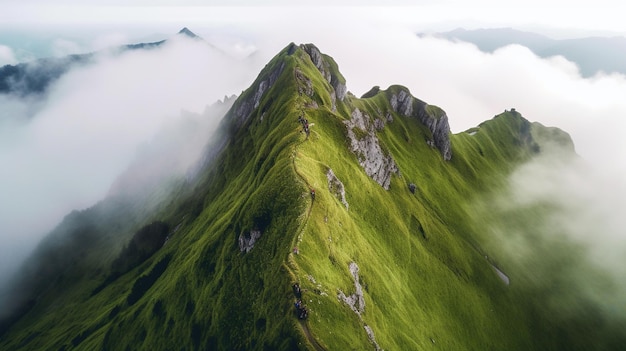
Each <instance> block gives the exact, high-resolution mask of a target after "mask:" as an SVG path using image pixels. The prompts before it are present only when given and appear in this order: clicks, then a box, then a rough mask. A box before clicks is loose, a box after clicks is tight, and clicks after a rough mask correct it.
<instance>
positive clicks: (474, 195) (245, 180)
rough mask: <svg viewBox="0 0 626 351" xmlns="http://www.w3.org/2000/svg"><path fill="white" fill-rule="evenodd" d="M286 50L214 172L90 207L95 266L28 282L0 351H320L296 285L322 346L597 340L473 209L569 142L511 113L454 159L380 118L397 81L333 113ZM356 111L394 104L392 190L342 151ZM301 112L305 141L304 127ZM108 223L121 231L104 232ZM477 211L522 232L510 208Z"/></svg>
mask: <svg viewBox="0 0 626 351" xmlns="http://www.w3.org/2000/svg"><path fill="white" fill-rule="evenodd" d="M290 49H291V47H287V48H285V50H283V51H282V52H281V53H279V55H277V56H276V57H275V58H274V59H273V60H272V61H271V62H270V63H269V64H268V65H267V66H266V68H265V69H264V71H263V72H261V74H260V76H259V78H258V79H257V81H256V82H255V84H253V88H251V89H249V90H248V91H246V92H244V93H243V94H242V96H241V98H240V100H239V101H238V102H237V103H236V104H235V107H234V109H236V108H237V107H238V106H240V105H239V104H241V103H242V102H243V101H245V100H246V99H251V98H252V96H253V95H254V87H255V86H256V85H257V84H259V82H260V81H262V80H264V79H266V78H267V77H268V76H269V75H270V74H271V72H272V71H273V69H275V67H277V65H279V64H281V63H284V64H285V67H284V70H283V73H282V74H281V75H280V76H279V78H278V80H277V81H276V82H275V84H273V85H272V86H271V87H270V89H269V90H268V91H267V92H266V94H264V96H263V98H262V99H261V101H260V104H259V107H258V108H257V109H254V110H253V111H252V112H251V117H250V119H249V120H248V122H246V123H245V124H243V125H242V126H241V127H240V128H233V127H232V126H231V125H228V124H225V125H224V128H223V130H224V131H227V132H228V133H230V134H229V137H230V139H229V142H228V145H227V147H226V148H225V149H224V150H223V152H222V153H221V154H220V156H219V157H218V158H217V159H216V160H215V161H214V163H213V164H212V165H211V167H209V168H208V169H207V170H205V171H204V172H203V173H202V174H201V175H200V177H199V178H198V179H197V180H196V181H195V182H194V183H193V184H188V183H185V182H179V183H174V185H173V187H172V188H171V189H173V190H171V192H169V191H165V192H160V193H159V195H155V196H153V197H150V198H147V199H146V200H145V201H144V202H139V203H135V204H134V205H132V206H134V207H133V208H135V210H133V211H123V212H124V213H127V215H128V217H129V218H125V219H124V220H123V221H122V220H120V219H119V218H121V217H120V215H119V213H118V212H116V211H113V210H111V209H109V210H107V211H104V213H105V214H106V215H107V216H108V217H107V216H103V215H100V216H95V215H94V217H96V218H107V220H105V221H104V222H103V223H100V224H99V225H98V226H96V228H97V229H98V230H97V231H96V232H94V233H95V234H99V235H102V236H103V237H105V238H109V239H107V240H105V241H103V242H101V243H99V245H93V246H87V247H86V249H85V251H84V253H83V254H82V256H79V257H77V258H76V262H89V264H84V265H79V266H77V267H75V268H74V269H73V270H71V269H70V270H67V271H64V272H61V273H59V272H57V271H53V272H52V273H50V274H51V276H53V277H56V278H55V279H57V280H56V281H53V282H52V283H50V284H48V285H45V286H42V287H41V288H40V289H39V290H38V292H39V296H38V299H37V302H36V304H35V305H34V307H33V309H32V310H30V312H29V313H27V314H26V315H25V316H24V317H23V318H22V319H20V320H19V321H18V322H17V323H16V324H15V325H14V326H13V327H12V329H11V330H9V331H8V333H6V334H4V335H3V336H2V340H1V341H0V348H2V349H83V350H93V349H115V350H124V349H132V350H170V349H176V350H195V349H221V350H243V349H272V350H291V349H313V348H314V346H313V345H312V344H311V343H310V342H309V340H307V338H306V336H305V333H304V329H303V325H302V324H300V322H299V321H298V320H297V319H296V317H295V315H294V311H293V302H294V295H293V293H292V290H291V285H292V284H293V283H294V282H298V283H300V285H301V286H302V287H303V289H305V292H304V298H303V300H304V302H305V303H306V305H307V307H308V308H309V311H310V314H309V319H308V320H307V322H306V324H305V326H306V328H307V329H308V330H309V331H310V333H311V334H312V335H313V336H314V338H315V339H316V340H317V342H318V343H319V344H320V345H321V346H322V347H323V348H325V349H328V350H351V349H356V350H367V349H373V348H374V346H373V345H372V344H371V343H370V341H369V339H368V337H367V334H366V332H365V329H364V325H368V326H369V327H371V328H372V330H373V331H374V333H375V337H376V341H377V343H378V344H379V345H380V347H381V348H383V349H386V350H414V349H443V350H529V349H546V350H549V349H563V348H565V349H567V348H568V347H569V346H571V345H576V342H577V341H578V340H579V339H583V338H584V337H585V336H586V335H592V334H591V333H587V334H585V333H583V334H581V335H580V336H572V337H571V339H568V338H563V337H562V336H555V335H554V334H553V332H554V331H555V330H557V329H558V328H557V327H558V325H557V324H558V323H557V322H558V321H559V319H558V318H553V316H550V315H548V314H546V313H545V312H542V311H541V306H542V300H541V298H542V297H544V296H545V295H542V291H538V290H536V289H535V290H529V289H523V288H521V287H519V286H516V285H515V284H511V286H506V285H505V284H504V283H503V282H502V281H501V280H500V279H499V278H498V276H497V275H496V273H495V271H494V270H493V268H492V267H491V263H490V262H497V263H498V264H499V265H500V266H501V267H502V268H503V269H505V268H506V269H507V272H516V270H521V269H522V268H520V267H514V266H513V265H512V263H510V262H507V259H506V257H503V256H499V255H498V253H497V252H492V251H495V250H496V249H497V246H493V245H491V244H490V243H493V241H490V238H489V235H491V233H490V232H488V231H487V228H488V225H487V224H486V223H481V221H480V220H476V218H473V216H475V215H476V214H478V213H482V212H481V209H476V208H473V207H472V204H474V203H476V200H481V199H484V198H488V197H489V196H491V195H493V194H497V193H498V192H500V191H504V190H505V189H506V187H505V185H506V182H505V180H506V177H507V175H508V174H510V172H511V171H513V170H514V169H515V168H516V167H517V166H518V165H520V164H521V163H523V162H525V161H526V160H529V159H530V158H532V157H533V156H534V155H535V154H536V153H537V152H538V150H537V147H536V145H535V144H536V143H539V144H541V143H544V142H548V141H549V140H552V139H553V138H552V137H553V136H555V135H556V136H557V139H559V140H560V142H562V143H567V140H568V138H566V137H565V136H563V135H562V134H560V133H559V132H558V131H554V130H547V129H544V127H542V126H540V125H537V124H533V125H531V124H530V123H529V122H528V121H526V120H525V119H523V118H522V117H521V115H519V114H518V113H515V112H506V113H504V114H501V115H498V116H497V117H495V118H494V119H492V120H490V121H487V122H485V123H483V124H481V125H480V126H479V127H477V128H475V129H472V130H471V132H472V133H469V132H466V133H459V134H457V135H453V136H452V137H451V144H452V152H453V157H452V160H451V161H449V162H445V161H443V159H442V157H441V155H440V153H439V151H438V150H437V149H435V148H432V147H430V146H428V144H427V140H429V137H430V132H429V131H428V129H427V128H426V127H425V126H423V125H422V124H421V123H420V122H419V121H418V120H417V119H416V118H408V117H403V116H400V115H398V114H395V113H393V112H390V111H391V107H390V105H389V102H388V100H387V93H389V92H392V91H396V90H397V89H399V88H400V87H398V86H394V87H390V88H389V90H388V91H383V90H380V91H379V90H373V91H372V92H370V93H369V94H368V96H367V99H357V98H355V97H353V96H352V95H351V94H348V95H347V96H346V100H345V101H344V102H343V103H342V102H339V101H337V102H336V103H337V106H336V107H337V108H336V111H334V112H333V111H332V109H331V106H332V99H331V96H330V93H329V92H330V91H331V87H330V85H329V84H328V82H327V81H326V80H324V78H323V77H322V76H321V75H320V74H319V72H318V71H317V69H316V68H315V67H314V66H313V65H312V63H311V60H310V58H309V57H308V55H307V54H306V53H305V52H304V51H303V50H302V49H297V50H295V51H294V52H293V54H292V55H289V54H288V52H289V51H290ZM326 60H329V69H331V70H332V71H333V74H335V75H336V78H335V79H338V80H339V81H340V82H343V81H344V80H343V77H342V76H341V75H340V74H339V72H338V71H337V68H336V64H335V63H334V61H332V60H330V59H329V58H328V57H326ZM296 67H297V68H298V69H299V71H300V72H302V74H303V75H304V76H306V77H307V78H308V79H310V80H311V82H312V84H313V87H314V93H313V95H312V96H306V95H299V94H298V89H297V84H298V81H297V80H296V78H295V75H294V70H295V69H296ZM313 101H314V102H315V103H316V104H317V105H318V108H311V107H310V106H312V105H313V104H312V102H313ZM354 108H359V109H360V110H362V111H363V112H365V113H366V114H367V115H369V116H370V117H372V118H377V117H381V118H382V119H383V120H385V121H386V119H385V118H384V116H385V115H386V113H387V112H390V113H392V115H393V121H392V122H387V121H386V126H385V128H384V130H382V131H380V132H378V133H377V136H378V138H379V140H380V143H381V147H382V148H383V150H385V151H386V152H387V153H389V154H390V155H391V156H392V157H393V158H394V160H395V162H396V163H397V165H398V168H399V170H400V173H399V174H397V175H394V176H393V178H392V182H391V186H390V189H389V190H384V189H383V188H382V187H381V186H380V185H378V184H377V183H376V182H375V181H373V180H372V179H371V178H370V177H368V176H367V175H366V174H365V172H364V171H363V169H362V168H361V167H360V166H359V164H358V160H357V158H356V156H355V155H354V154H353V153H352V152H351V151H350V147H349V141H348V139H347V131H346V126H345V124H344V121H345V120H348V119H349V118H350V113H351V111H352V110H353V109H354ZM427 110H428V113H429V114H434V115H441V114H442V113H443V111H442V110H441V109H439V108H438V107H435V106H431V105H428V106H427ZM302 113H304V116H305V117H306V118H307V119H308V120H309V123H310V125H311V133H310V136H309V137H308V138H306V137H305V134H304V133H303V132H302V127H301V125H300V123H299V122H298V116H300V115H301V114H302ZM262 115H263V120H261V116H262ZM228 118H229V117H227V120H228ZM230 118H232V117H230ZM533 136H535V138H534V139H533ZM361 137H362V135H361ZM329 168H330V169H332V170H333V171H334V173H335V174H336V176H337V177H338V179H339V180H341V181H342V182H343V184H344V186H345V191H346V200H347V202H348V203H349V209H346V207H345V206H344V205H343V204H342V203H341V202H340V201H339V200H338V199H337V197H336V196H335V195H334V194H333V193H332V192H331V191H329V189H328V182H327V179H326V172H327V170H328V169H329ZM409 183H414V184H416V186H417V190H416V192H415V194H413V193H411V192H410V191H409V189H408V184H409ZM309 188H313V189H315V190H316V197H315V200H314V201H311V197H310V195H309ZM111 201H112V200H105V201H104V202H103V203H102V204H100V205H99V206H105V205H106V204H108V203H110V202H111ZM148 203H150V204H151V205H150V206H149V207H146V206H147V204H148ZM128 206H131V205H128ZM132 206H131V207H132ZM111 208H112V209H115V208H116V207H115V206H113V205H111ZM535 210H537V209H535ZM91 211H93V210H91ZM536 215H537V213H534V212H532V211H531V212H529V213H526V214H524V216H528V217H525V218H526V219H529V218H532V216H536ZM83 216H87V214H83ZM81 218H82V217H81ZM116 218H118V221H119V223H118V224H117V225H116V226H114V227H111V226H108V225H107V224H110V223H111V221H113V220H114V219H116ZM484 218H485V220H486V221H491V222H493V223H496V222H497V223H499V224H501V225H508V224H511V223H516V224H517V225H523V221H519V218H516V217H515V214H511V213H507V214H503V215H502V216H501V217H498V218H489V216H485V217H484ZM154 220H160V221H163V222H164V223H167V224H169V226H170V227H177V226H178V225H180V227H179V229H178V231H177V232H176V233H175V234H174V235H173V236H172V237H171V239H170V240H169V241H168V242H167V244H166V245H165V246H164V247H163V248H161V249H160V250H158V251H157V252H156V253H155V254H154V255H152V256H151V257H150V258H148V259H146V260H145V261H143V262H141V263H139V264H138V265H137V266H136V267H134V268H132V269H130V270H129V271H128V272H127V273H125V274H123V275H122V276H120V277H119V278H117V279H115V280H114V281H112V282H111V283H109V284H104V285H102V284H103V282H104V281H105V279H106V277H107V276H108V274H109V273H110V267H111V263H112V262H113V261H114V259H115V258H116V257H117V256H118V255H119V253H120V252H121V251H122V248H123V247H124V246H125V245H126V244H127V243H128V241H129V240H130V238H131V237H132V234H133V232H135V231H137V230H139V229H140V228H141V227H142V226H143V225H145V224H147V223H151V222H153V221H154ZM252 229H259V230H261V231H262V232H263V234H262V237H261V238H260V239H259V241H258V242H257V243H256V245H255V247H254V248H253V249H252V251H251V252H249V253H247V254H243V253H241V252H240V251H239V247H238V244H237V238H238V237H239V235H241V234H244V233H246V232H249V231H250V230H252ZM64 232H66V231H64V229H63V228H60V229H59V235H62V233H64ZM87 232H88V233H87V234H90V233H91V232H89V230H87ZM94 233H91V234H94ZM81 235H82V234H81ZM79 236H80V235H79ZM294 246H297V247H298V248H299V254H297V255H296V254H293V253H292V248H293V247H294ZM64 249H65V250H67V247H63V246H62V247H61V248H60V249H59V250H64ZM490 250H492V251H490ZM485 255H488V256H489V257H492V256H493V257H494V258H493V259H491V260H487V259H486V258H485ZM564 255H565V253H564ZM494 260H495V261H494ZM351 262H356V263H357V264H358V266H359V268H360V272H359V275H360V282H361V284H362V286H363V289H364V298H365V303H366V307H365V311H364V312H363V313H362V315H361V317H359V316H357V315H356V314H355V313H354V312H353V311H352V310H351V309H350V308H349V307H348V306H347V305H345V304H344V303H343V302H342V301H340V300H339V299H338V298H337V294H338V292H339V290H341V291H343V292H344V293H346V294H348V295H349V294H352V293H354V291H355V287H354V281H353V278H352V276H351V274H350V272H349V270H348V265H349V264H350V263H351ZM546 262H550V261H546ZM63 267H65V266H63ZM508 269H510V270H508ZM55 274H56V275H55ZM98 286H103V288H102V289H100V290H98V291H97V293H95V294H93V291H94V289H95V288H96V287H98ZM576 322H577V321H574V322H571V323H569V324H567V323H566V324H565V325H566V326H567V327H568V328H571V329H566V330H565V331H563V332H564V333H567V332H568V331H571V330H575V328H577V327H578V326H579V325H578V324H576ZM543 327H545V328H547V329H546V330H542V329H541V328H543ZM554 333H557V332H554ZM611 335H612V334H611Z"/></svg>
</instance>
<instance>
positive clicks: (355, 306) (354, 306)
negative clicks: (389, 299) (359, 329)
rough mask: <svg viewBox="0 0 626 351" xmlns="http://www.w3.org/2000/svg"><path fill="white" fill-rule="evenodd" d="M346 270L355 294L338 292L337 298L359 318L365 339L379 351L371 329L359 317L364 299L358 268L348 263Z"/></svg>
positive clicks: (360, 316) (363, 307) (354, 263)
mask: <svg viewBox="0 0 626 351" xmlns="http://www.w3.org/2000/svg"><path fill="white" fill-rule="evenodd" d="M348 269H350V274H352V278H353V279H354V288H355V292H354V294H351V295H349V296H346V294H345V293H344V292H343V291H341V290H339V293H338V294H337V298H338V299H339V300H341V301H343V302H344V303H345V304H346V305H348V307H350V309H351V310H352V311H354V313H356V314H357V315H358V316H359V319H360V320H361V323H363V329H365V333H366V334H367V338H368V339H369V340H370V342H371V343H372V344H373V345H374V347H375V348H376V350H381V348H380V346H378V343H377V342H376V337H375V336H374V330H372V327H370V326H369V325H367V324H365V323H364V322H363V316H362V315H361V314H362V313H363V312H365V298H364V297H363V287H362V286H361V283H360V281H359V266H358V265H357V264H356V262H350V264H349V265H348Z"/></svg>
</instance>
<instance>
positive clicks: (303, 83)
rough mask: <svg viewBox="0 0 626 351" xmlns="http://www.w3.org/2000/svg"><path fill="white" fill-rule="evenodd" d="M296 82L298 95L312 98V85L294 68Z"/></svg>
mask: <svg viewBox="0 0 626 351" xmlns="http://www.w3.org/2000/svg"><path fill="white" fill-rule="evenodd" d="M296 80H297V81H298V93H299V94H300V95H302V94H305V95H308V96H313V83H312V82H311V80H310V79H309V78H308V77H307V76H305V75H304V73H302V71H300V69H298V68H296Z"/></svg>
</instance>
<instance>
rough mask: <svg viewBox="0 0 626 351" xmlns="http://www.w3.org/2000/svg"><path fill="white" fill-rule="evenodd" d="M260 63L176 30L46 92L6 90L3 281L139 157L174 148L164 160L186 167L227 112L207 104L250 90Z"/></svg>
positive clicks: (2, 116)
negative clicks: (171, 35) (70, 215)
mask: <svg viewBox="0 0 626 351" xmlns="http://www.w3.org/2000/svg"><path fill="white" fill-rule="evenodd" d="M255 62H256V61H255V60H254V59H253V58H252V59H248V60H245V61H244V60H241V59H235V58H232V57H230V56H228V55H226V54H224V53H223V52H220V51H218V50H216V49H214V48H212V47H211V46H209V45H208V44H207V43H206V42H202V41H197V40H191V39H188V38H179V37H178V38H171V39H170V40H168V42H167V43H166V44H164V45H162V46H160V47H158V48H154V49H150V50H135V51H128V52H123V53H115V52H111V51H105V52H101V53H99V54H97V55H96V58H95V62H94V63H92V64H88V65H84V66H79V67H75V68H73V69H71V70H70V71H69V72H67V73H66V74H65V75H63V76H62V77H61V78H60V79H59V80H57V81H56V82H54V83H53V84H52V85H51V86H50V87H49V88H48V90H47V92H46V93H45V95H43V96H39V97H32V96H30V97H24V98H20V97H15V96H10V95H2V96H0V103H1V106H2V108H1V109H0V110H1V112H0V164H1V165H2V166H1V169H2V171H1V172H0V198H2V201H0V228H1V229H0V233H1V239H2V245H0V285H2V283H3V282H5V281H6V280H7V279H8V278H9V277H10V275H11V273H12V272H14V271H15V270H16V269H17V268H18V266H19V265H20V263H21V262H22V261H23V260H24V258H25V257H26V256H27V255H28V254H29V253H30V252H31V251H32V250H33V248H34V247H35V245H36V243H37V242H39V241H40V240H41V239H42V237H43V236H44V235H45V234H46V233H48V232H49V231H50V230H52V229H53V228H54V226H56V225H57V224H58V223H59V222H60V221H61V220H62V218H63V217H64V216H65V215H66V214H68V213H70V212H71V211H72V210H75V209H78V210H80V209H85V208H88V207H90V206H92V205H94V204H95V203H96V202H98V201H99V200H101V199H103V198H104V197H105V196H106V195H107V194H108V193H109V191H111V187H112V184H113V183H114V181H115V180H116V178H117V177H118V176H119V175H120V174H121V173H122V172H124V171H125V170H127V168H128V167H129V166H130V165H131V163H133V162H137V159H138V158H139V155H144V156H145V155H146V154H148V153H150V152H152V153H154V152H155V151H154V150H162V151H163V150H168V151H170V153H169V154H167V153H165V152H163V153H162V155H161V158H165V157H164V156H163V155H169V156H170V157H171V158H176V162H173V163H172V162H171V163H169V164H168V166H169V167H170V169H169V172H178V173H180V174H184V172H185V170H186V168H188V167H189V166H190V165H191V164H192V163H193V162H194V161H195V159H196V158H198V157H199V156H200V152H201V150H202V149H203V147H204V146H206V144H207V143H208V142H209V140H208V137H209V136H210V135H211V134H212V132H213V131H214V130H215V129H216V128H217V125H218V123H219V120H220V118H221V116H222V115H223V113H224V112H225V111H221V112H220V113H218V114H217V115H216V113H213V112H215V109H214V108H213V109H209V108H208V106H209V105H212V104H214V103H215V102H217V101H218V100H221V99H224V97H225V95H229V96H230V95H232V94H239V93H240V92H241V91H242V90H243V89H245V88H246V87H247V86H248V85H249V84H250V83H251V82H252V81H253V80H254V78H255V76H256V74H257V72H258V70H259V69H260V68H259V67H258V64H257V63H255ZM217 110H219V109H217ZM189 126H192V127H191V128H189ZM185 128H186V129H185ZM192 132H193V133H192ZM185 133H186V134H185ZM181 135H182V136H181ZM190 135H192V136H193V138H191V137H190ZM185 136H186V137H187V139H184V137H185ZM175 142H178V143H183V142H186V144H185V147H184V148H183V147H180V148H174V146H177V145H178V144H175ZM151 150H152V151H151ZM171 150H176V151H178V152H180V153H181V154H180V155H172V152H171ZM181 155H184V157H181ZM154 158H155V157H153V159H154ZM139 169H140V167H135V170H136V171H138V170H139ZM128 173H129V172H128V171H127V172H126V178H127V179H132V175H129V174H128Z"/></svg>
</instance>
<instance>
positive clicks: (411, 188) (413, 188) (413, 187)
mask: <svg viewBox="0 0 626 351" xmlns="http://www.w3.org/2000/svg"><path fill="white" fill-rule="evenodd" d="M416 188H417V187H416V186H415V184H413V183H410V184H409V191H410V192H411V193H412V194H415V189H416Z"/></svg>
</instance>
